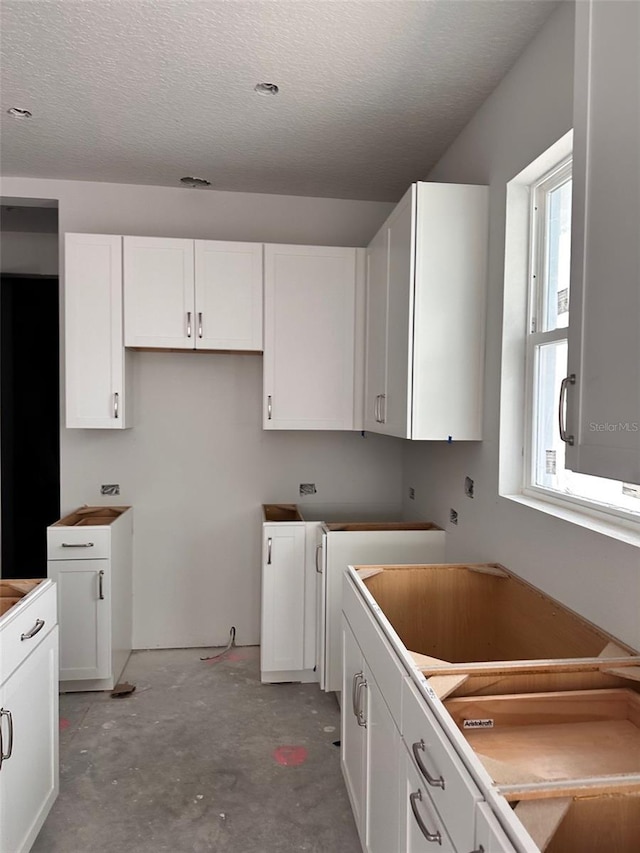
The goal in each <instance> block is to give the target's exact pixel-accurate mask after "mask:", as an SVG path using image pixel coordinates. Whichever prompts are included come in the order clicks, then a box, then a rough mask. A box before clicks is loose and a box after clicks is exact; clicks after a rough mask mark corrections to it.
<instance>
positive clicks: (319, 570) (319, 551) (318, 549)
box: [316, 543, 322, 575]
mask: <svg viewBox="0 0 640 853" xmlns="http://www.w3.org/2000/svg"><path fill="white" fill-rule="evenodd" d="M320 554H322V543H320V545H316V572H317V573H318V574H319V575H321V574H322V566H321V565H320Z"/></svg>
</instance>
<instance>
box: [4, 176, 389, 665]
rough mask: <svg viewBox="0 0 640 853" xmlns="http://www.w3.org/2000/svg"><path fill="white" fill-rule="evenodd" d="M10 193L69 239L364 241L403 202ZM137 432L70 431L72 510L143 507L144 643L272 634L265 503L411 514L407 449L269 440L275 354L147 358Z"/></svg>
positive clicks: (68, 189) (139, 512) (137, 622)
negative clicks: (265, 593)
mask: <svg viewBox="0 0 640 853" xmlns="http://www.w3.org/2000/svg"><path fill="white" fill-rule="evenodd" d="M2 194H3V195H4V196H8V197H17V198H19V197H31V198H45V199H57V200H58V201H59V224H60V232H61V234H64V232H65V231H85V232H104V233H112V234H141V235H151V236H154V235H155V236H173V237H195V238H203V239H206V238H212V239H221V240H251V241H258V242H261V241H264V242H291V243H311V244H319V245H322V244H325V245H346V246H348V245H354V246H364V245H366V243H367V242H368V240H369V239H370V237H371V235H372V234H373V233H374V232H375V230H376V229H377V228H378V227H379V225H380V224H381V222H382V221H383V220H384V218H385V217H386V215H387V214H388V212H389V210H390V209H391V207H392V205H389V204H377V203H374V202H354V201H338V200H331V199H310V198H297V197H284V196H269V195H250V194H244V193H219V192H215V191H209V190H187V189H181V188H179V189H172V188H162V187H142V186H130V185H114V184H99V183H84V182H79V181H47V180H32V179H22V178H5V179H4V180H3V182H2ZM134 358H135V360H136V364H135V368H136V370H135V374H136V375H135V395H134V397H135V410H136V422H137V423H136V426H135V427H134V428H133V429H132V430H130V431H126V432H109V431H100V430H95V431H92V430H66V429H63V430H62V437H61V454H62V460H61V468H62V470H61V481H62V482H61V492H62V509H63V511H68V510H71V509H73V508H74V507H76V506H78V505H80V504H83V503H89V504H93V503H107V502H108V501H105V500H104V499H101V498H100V496H99V487H100V484H101V483H120V486H121V494H120V498H119V499H118V500H117V502H118V503H121V504H131V505H133V507H134V513H135V514H134V528H135V529H134V542H135V559H134V567H135V568H134V571H135V577H134V644H135V646H136V647H137V648H144V647H156V646H157V647H172V646H190V645H205V644H212V645H213V644H217V645H220V644H223V643H226V640H227V638H228V632H229V628H230V626H231V625H235V626H236V628H237V631H238V634H237V637H238V642H239V643H241V644H246V643H257V642H258V639H259V610H260V607H259V601H260V599H259V596H260V564H261V555H260V522H261V514H260V506H261V504H262V503H263V502H269V501H286V502H296V501H297V500H298V485H299V483H301V482H314V483H316V485H317V488H318V494H317V495H316V496H314V497H313V498H306V499H304V505H305V506H306V505H308V504H314V505H319V504H332V503H340V504H342V505H344V504H351V505H353V507H354V511H355V509H356V508H359V507H362V506H363V505H366V506H367V507H368V508H369V509H370V510H371V511H376V510H377V511H379V512H384V513H386V512H388V511H389V512H390V511H392V510H393V509H394V508H395V509H396V510H397V511H398V512H399V511H400V507H401V502H402V500H401V475H402V463H401V453H402V447H401V444H400V443H399V442H394V441H393V440H389V439H385V438H382V437H376V436H368V437H367V438H362V437H361V436H360V434H358V433H356V434H351V433H319V432H310V433H303V432H293V433H275V432H263V430H262V429H261V411H262V406H261V400H262V358H261V356H258V355H213V354H208V353H198V354H195V353H180V354H174V353H135V354H134Z"/></svg>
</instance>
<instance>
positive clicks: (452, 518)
mask: <svg viewBox="0 0 640 853" xmlns="http://www.w3.org/2000/svg"><path fill="white" fill-rule="evenodd" d="M449 521H450V522H451V524H457V523H458V513H457V512H456V510H455V509H450V510H449Z"/></svg>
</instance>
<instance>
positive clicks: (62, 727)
mask: <svg viewBox="0 0 640 853" xmlns="http://www.w3.org/2000/svg"><path fill="white" fill-rule="evenodd" d="M70 725H71V723H70V722H69V720H67V718H66V717H60V731H61V732H63V731H64V730H65V729H68V728H69V726H70Z"/></svg>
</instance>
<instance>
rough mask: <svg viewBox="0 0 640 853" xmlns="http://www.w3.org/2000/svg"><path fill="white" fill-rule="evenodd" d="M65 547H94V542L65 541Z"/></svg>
mask: <svg viewBox="0 0 640 853" xmlns="http://www.w3.org/2000/svg"><path fill="white" fill-rule="evenodd" d="M62 547H63V548H93V542H63V543H62Z"/></svg>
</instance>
